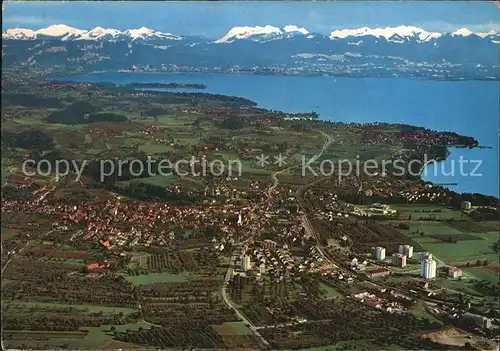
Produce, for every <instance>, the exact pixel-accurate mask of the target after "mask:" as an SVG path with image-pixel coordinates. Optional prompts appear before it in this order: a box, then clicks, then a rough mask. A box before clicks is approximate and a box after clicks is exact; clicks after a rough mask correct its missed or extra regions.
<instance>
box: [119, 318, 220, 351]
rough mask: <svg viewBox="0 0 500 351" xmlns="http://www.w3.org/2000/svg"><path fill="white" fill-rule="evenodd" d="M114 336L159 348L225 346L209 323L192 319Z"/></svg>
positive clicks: (209, 347)
mask: <svg viewBox="0 0 500 351" xmlns="http://www.w3.org/2000/svg"><path fill="white" fill-rule="evenodd" d="M115 338H116V339H118V340H121V341H124V342H130V343H134V344H139V345H141V344H142V345H153V346H157V347H161V348H174V347H175V348H182V349H188V348H189V349H191V348H193V347H196V348H202V349H225V348H226V344H225V343H224V340H223V339H222V338H221V336H220V335H219V334H217V333H216V332H215V330H214V329H213V328H212V326H211V325H208V324H205V323H199V322H198V323H197V322H196V321H192V320H191V321H190V320H187V321H185V322H177V323H171V324H170V325H168V327H152V328H151V329H140V330H137V331H127V332H126V333H116V332H115Z"/></svg>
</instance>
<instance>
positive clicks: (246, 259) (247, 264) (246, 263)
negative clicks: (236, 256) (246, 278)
mask: <svg viewBox="0 0 500 351" xmlns="http://www.w3.org/2000/svg"><path fill="white" fill-rule="evenodd" d="M241 266H242V267H241V268H242V269H243V270H244V271H248V270H250V269H251V268H252V261H251V260H250V256H249V255H245V256H243V259H242V260H241Z"/></svg>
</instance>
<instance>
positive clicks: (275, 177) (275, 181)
mask: <svg viewBox="0 0 500 351" xmlns="http://www.w3.org/2000/svg"><path fill="white" fill-rule="evenodd" d="M320 133H321V134H322V135H323V136H325V137H326V138H327V140H326V141H325V143H324V144H323V146H322V147H321V151H320V152H319V153H318V154H316V155H314V156H313V157H312V158H311V159H310V160H309V162H310V163H314V162H316V160H317V159H318V158H320V157H321V156H322V155H323V152H325V150H326V149H327V148H328V147H329V146H330V145H331V143H332V142H333V137H332V136H331V135H328V134H326V133H325V132H322V131H320ZM301 165H302V164H301V163H299V164H297V165H294V166H290V167H288V168H285V169H282V170H280V171H276V172H273V173H271V179H272V181H273V185H271V187H270V188H269V189H268V190H267V194H268V196H271V194H272V192H273V190H274V189H276V187H277V186H278V183H279V180H278V174H281V173H284V172H288V171H289V170H292V169H294V168H297V167H300V166H301Z"/></svg>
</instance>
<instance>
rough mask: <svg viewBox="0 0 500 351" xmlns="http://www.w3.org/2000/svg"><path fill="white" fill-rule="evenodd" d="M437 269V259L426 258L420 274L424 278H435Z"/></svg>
mask: <svg viewBox="0 0 500 351" xmlns="http://www.w3.org/2000/svg"><path fill="white" fill-rule="evenodd" d="M436 269H437V264H436V261H434V260H433V259H432V258H431V259H425V260H423V261H422V266H421V269H420V275H421V276H422V278H424V279H433V278H436Z"/></svg>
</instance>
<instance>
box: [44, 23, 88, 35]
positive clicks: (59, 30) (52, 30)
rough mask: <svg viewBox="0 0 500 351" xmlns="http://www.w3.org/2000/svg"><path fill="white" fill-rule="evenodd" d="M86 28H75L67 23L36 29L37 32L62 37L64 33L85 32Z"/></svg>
mask: <svg viewBox="0 0 500 351" xmlns="http://www.w3.org/2000/svg"><path fill="white" fill-rule="evenodd" d="M85 32H86V31H85V30H81V29H78V28H73V27H70V26H67V25H65V24H54V25H52V26H49V27H47V28H42V29H39V30H37V31H36V34H40V35H46V36H50V37H62V36H64V35H75V34H82V33H85Z"/></svg>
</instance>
